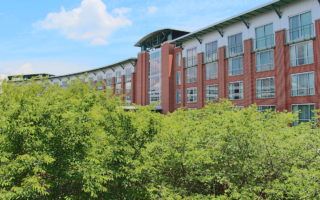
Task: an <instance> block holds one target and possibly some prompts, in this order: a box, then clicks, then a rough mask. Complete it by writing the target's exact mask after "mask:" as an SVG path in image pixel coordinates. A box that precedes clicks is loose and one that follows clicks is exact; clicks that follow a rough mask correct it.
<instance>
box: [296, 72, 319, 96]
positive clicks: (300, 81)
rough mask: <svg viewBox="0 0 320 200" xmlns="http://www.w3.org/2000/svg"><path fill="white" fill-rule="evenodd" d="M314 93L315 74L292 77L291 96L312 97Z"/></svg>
mask: <svg viewBox="0 0 320 200" xmlns="http://www.w3.org/2000/svg"><path fill="white" fill-rule="evenodd" d="M314 93H315V89H314V73H313V72H309V73H302V74H293V75H291V96H293V97H294V96H310V95H314Z"/></svg>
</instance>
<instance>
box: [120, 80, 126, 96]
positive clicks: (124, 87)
mask: <svg viewBox="0 0 320 200" xmlns="http://www.w3.org/2000/svg"><path fill="white" fill-rule="evenodd" d="M121 90H122V97H121V99H122V100H125V96H126V77H125V75H122V76H121Z"/></svg>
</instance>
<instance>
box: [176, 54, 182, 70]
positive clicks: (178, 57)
mask: <svg viewBox="0 0 320 200" xmlns="http://www.w3.org/2000/svg"><path fill="white" fill-rule="evenodd" d="M180 66H181V52H179V53H176V67H180Z"/></svg>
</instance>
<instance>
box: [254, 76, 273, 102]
mask: <svg viewBox="0 0 320 200" xmlns="http://www.w3.org/2000/svg"><path fill="white" fill-rule="evenodd" d="M267 79H268V80H270V79H273V88H272V87H271V86H270V81H269V90H270V91H269V92H264V90H266V89H263V84H262V82H261V84H260V85H259V84H258V81H263V80H267ZM258 86H259V87H258ZM260 86H261V87H260ZM264 93H267V94H269V95H266V94H264ZM270 94H273V95H270ZM275 97H276V79H275V77H274V76H272V77H263V78H257V79H256V98H257V99H273V98H275Z"/></svg>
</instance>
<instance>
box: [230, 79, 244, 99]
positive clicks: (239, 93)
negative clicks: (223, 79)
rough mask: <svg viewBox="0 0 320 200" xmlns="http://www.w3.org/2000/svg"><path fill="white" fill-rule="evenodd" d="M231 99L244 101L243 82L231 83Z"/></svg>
mask: <svg viewBox="0 0 320 200" xmlns="http://www.w3.org/2000/svg"><path fill="white" fill-rule="evenodd" d="M229 99H231V100H236V99H243V82H242V81H239V82H234V83H229Z"/></svg>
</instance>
